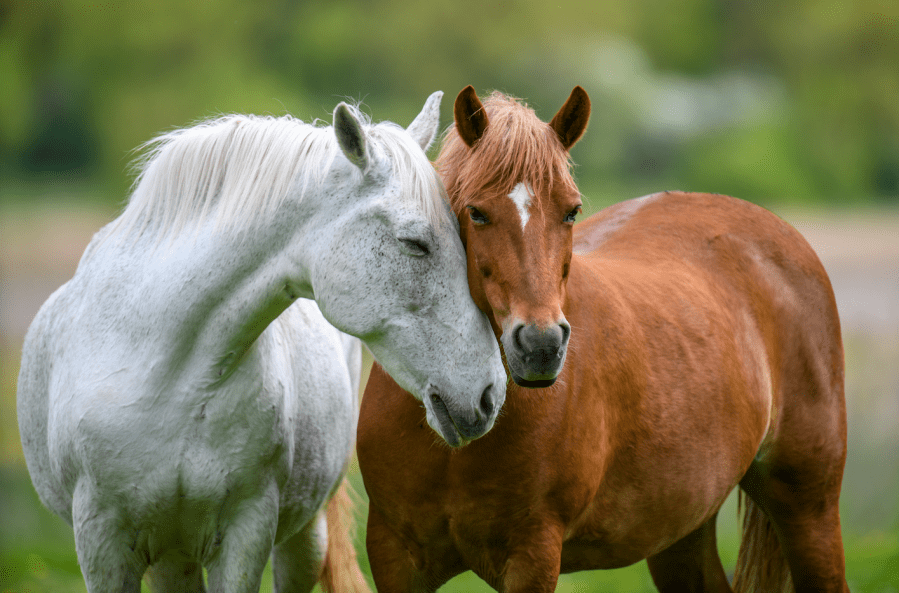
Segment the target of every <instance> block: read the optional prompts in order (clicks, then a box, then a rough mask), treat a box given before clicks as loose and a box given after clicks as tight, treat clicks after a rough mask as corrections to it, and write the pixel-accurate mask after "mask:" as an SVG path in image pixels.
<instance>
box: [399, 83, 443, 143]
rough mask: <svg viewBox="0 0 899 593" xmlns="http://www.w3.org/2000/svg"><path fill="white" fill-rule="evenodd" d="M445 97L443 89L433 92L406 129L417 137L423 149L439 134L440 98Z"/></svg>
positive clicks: (416, 139)
mask: <svg viewBox="0 0 899 593" xmlns="http://www.w3.org/2000/svg"><path fill="white" fill-rule="evenodd" d="M441 99H443V91H437V92H436V93H433V94H432V95H431V96H430V97H428V100H427V101H425V106H424V107H422V109H421V113H419V114H418V115H417V116H416V117H415V119H414V120H412V123H411V124H409V127H408V128H406V131H407V132H409V135H410V136H412V137H413V138H415V141H416V142H418V144H419V145H420V146H421V149H422V150H424V151H427V150H428V148H430V146H431V142H433V141H434V138H435V137H436V136H437V128H438V127H439V126H440V100H441Z"/></svg>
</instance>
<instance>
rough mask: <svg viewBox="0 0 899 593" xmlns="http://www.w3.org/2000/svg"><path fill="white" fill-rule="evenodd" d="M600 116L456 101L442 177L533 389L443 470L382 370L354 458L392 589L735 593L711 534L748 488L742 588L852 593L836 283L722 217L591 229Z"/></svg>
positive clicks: (515, 396)
mask: <svg viewBox="0 0 899 593" xmlns="http://www.w3.org/2000/svg"><path fill="white" fill-rule="evenodd" d="M589 111H590V103H589V99H588V97H587V95H586V93H585V92H584V91H583V89H581V88H580V87H577V88H575V89H574V91H573V92H572V93H571V96H570V97H569V99H568V101H567V102H566V103H565V105H564V106H563V107H562V109H561V110H560V111H559V113H558V114H557V115H556V116H555V117H554V118H553V120H552V121H551V122H550V123H549V124H548V125H547V124H546V123H544V122H541V121H540V120H539V119H538V118H537V117H536V115H535V114H534V113H533V111H531V110H530V109H528V108H527V107H526V106H525V105H523V104H521V103H520V102H518V101H515V100H513V99H510V98H507V97H504V96H501V95H498V94H494V95H493V96H491V97H490V98H489V99H487V100H485V102H484V103H483V104H482V103H481V102H480V100H479V99H478V97H477V95H476V94H475V93H474V90H473V89H471V87H468V88H466V89H465V90H463V91H462V93H461V94H460V95H459V97H458V99H457V100H456V106H455V120H456V125H455V128H454V130H452V131H450V133H449V136H448V138H447V141H446V142H445V145H444V148H443V150H442V152H441V154H440V157H439V159H438V165H439V167H440V171H441V174H442V175H443V176H444V180H445V182H446V185H447V190H448V194H449V196H450V200H451V202H452V205H453V206H454V208H455V211H456V213H457V216H458V218H459V222H460V225H461V235H462V240H463V242H464V243H465V245H466V249H467V254H468V274H469V282H470V287H471V291H472V296H473V297H474V299H475V302H477V303H478V305H479V306H480V307H481V308H482V309H483V310H484V311H485V312H487V313H488V315H489V317H490V319H491V321H492V323H493V328H494V330H495V332H496V334H497V336H498V337H499V339H500V342H501V345H502V347H503V351H504V354H505V358H506V360H507V364H508V369H509V372H510V375H511V377H512V379H514V381H515V383H517V386H516V385H510V386H509V389H508V393H507V396H506V402H505V406H504V408H503V411H502V413H501V415H500V417H499V418H498V419H497V421H496V424H495V426H494V428H493V430H492V431H491V432H489V433H487V434H486V435H485V436H483V437H481V438H480V439H478V440H476V441H473V442H471V443H470V444H468V445H467V446H465V447H462V448H457V449H451V448H449V447H447V446H446V445H444V444H442V441H440V439H439V438H438V437H437V435H436V434H434V433H433V432H431V431H430V429H429V428H428V425H427V423H426V422H425V413H424V410H423V409H422V408H421V405H420V404H419V403H418V402H417V401H416V400H415V399H414V398H413V397H412V396H410V395H404V394H403V392H402V389H401V388H400V387H398V386H397V385H396V384H395V383H394V382H393V381H392V380H391V379H390V378H389V377H388V376H387V375H386V374H385V373H384V372H383V371H381V370H380V369H378V368H375V369H374V370H373V372H372V375H371V378H370V379H369V382H368V386H367V388H366V391H365V396H364V398H363V402H362V414H361V419H360V421H359V431H358V441H357V446H358V455H359V463H360V467H361V469H362V475H363V478H364V480H365V487H366V489H367V490H368V494H369V497H370V499H371V507H370V514H369V519H368V536H367V546H368V554H369V558H370V561H371V566H372V573H373V575H374V578H375V583H376V585H377V588H378V590H379V591H381V592H382V593H386V592H391V591H434V590H436V588H437V587H439V586H440V585H441V584H442V583H444V582H446V581H447V580H448V579H449V578H451V577H453V576H454V575H457V574H459V573H461V572H463V571H465V570H469V569H470V570H472V571H474V572H475V573H476V574H477V575H478V576H480V577H481V578H482V579H484V580H485V581H486V582H487V583H489V584H490V585H491V586H492V587H494V588H496V589H497V590H500V591H507V592H513V591H552V590H553V589H554V588H555V586H556V581H557V579H558V576H559V573H560V572H573V571H580V570H589V569H599V568H615V567H621V566H626V565H629V564H632V563H634V562H637V561H639V560H642V559H644V558H645V559H647V563H648V565H649V570H650V571H651V573H652V578H653V580H654V582H655V584H656V586H657V587H658V589H659V590H660V591H731V586H730V585H729V584H728V581H727V578H726V576H725V573H724V570H723V569H722V566H721V561H720V559H719V557H718V551H717V547H716V542H715V519H716V517H717V514H718V510H719V508H720V507H721V505H722V503H723V502H724V500H725V498H726V497H727V496H728V494H729V493H730V492H731V491H732V490H733V489H734V488H735V487H736V486H737V485H739V487H740V488H741V489H742V491H743V493H745V495H747V496H746V497H745V498H744V499H743V501H742V504H743V513H744V515H743V517H744V520H743V538H742V543H741V547H740V552H739V558H738V561H737V572H736V577H735V583H734V587H735V588H736V590H738V591H748V590H755V591H764V592H769V591H789V590H795V591H847V590H848V589H847V586H846V580H845V576H844V573H845V570H844V559H843V547H842V540H841V534H840V519H839V511H838V499H839V494H840V483H841V481H842V473H843V465H844V462H845V458H846V413H845V402H844V397H843V350H842V342H841V338H840V326H839V320H838V317H837V309H836V304H835V301H834V296H833V290H832V289H831V286H830V281H829V280H828V277H827V274H826V273H825V271H824V269H823V267H822V266H821V263H820V261H819V260H818V258H817V257H816V256H815V254H814V252H813V251H812V249H811V248H810V247H809V245H808V243H806V242H805V240H804V239H803V238H802V237H801V236H800V235H799V233H797V232H796V231H795V230H794V229H793V228H791V227H790V226H789V225H788V224H786V223H785V222H784V221H782V220H781V219H779V218H778V217H776V216H774V215H773V214H771V213H770V212H768V211H766V210H764V209H762V208H759V207H757V206H754V205H752V204H750V203H747V202H743V201H740V200H737V199H734V198H729V197H725V196H720V195H708V194H695V193H680V192H668V193H660V194H655V195H651V196H646V197H643V198H639V199H636V200H630V201H627V202H624V203H621V204H618V205H615V206H612V207H610V208H608V209H606V210H604V211H602V212H600V213H598V214H596V215H595V216H593V217H591V218H589V219H587V220H585V221H584V222H582V223H580V224H578V225H577V226H575V225H574V223H573V221H574V217H575V215H576V214H577V212H578V210H579V208H580V194H579V192H578V191H577V188H576V186H575V185H574V182H573V180H572V178H571V175H570V171H569V159H568V149H569V148H570V147H571V146H572V145H573V144H574V143H575V142H576V141H577V140H578V139H579V138H580V136H581V134H582V133H583V131H584V129H585V128H586V125H587V120H588V117H589ZM563 362H564V364H563ZM529 388H530V389H529ZM741 496H742V494H741Z"/></svg>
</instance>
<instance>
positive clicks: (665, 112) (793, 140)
mask: <svg viewBox="0 0 899 593" xmlns="http://www.w3.org/2000/svg"><path fill="white" fill-rule="evenodd" d="M897 15H899V9H897V8H896V6H895V4H894V3H893V2H891V1H890V0H856V1H855V2H846V1H844V0H821V1H817V2H809V1H807V0H783V1H781V2H777V3H774V2H742V1H737V0H684V1H682V2H678V3H676V4H674V3H670V2H666V1H663V0H635V1H633V2H629V3H609V2H589V3H588V2H566V3H562V4H560V5H559V4H557V3H552V4H550V5H546V4H545V3H542V2H537V1H536V0H512V1H506V2H496V3H487V2H475V1H472V0H458V1H457V2H454V3H439V2H436V3H433V2H432V3H426V2H423V3H407V2H400V1H399V0H368V1H364V0H348V1H342V2H329V3H314V2H300V1H296V0H275V1H272V2H268V3H246V2H239V1H237V0H219V1H217V2H215V3H212V2H193V3H191V2H187V3H185V2H181V1H176V0H157V1H156V2H153V3H143V2H136V1H129V0H125V1H123V2H118V3H90V4H88V3H84V2H80V1H76V0H58V1H55V2H27V1H22V0H19V1H18V2H15V1H14V2H12V3H11V4H0V81H2V84H0V174H2V175H3V176H4V177H6V176H11V177H12V176H16V177H19V178H20V179H25V180H34V179H44V178H46V175H47V174H48V173H56V174H59V173H66V174H73V173H74V174H77V175H78V176H80V177H82V178H85V179H87V180H93V181H97V182H99V183H101V184H104V185H106V186H109V187H112V188H114V189H115V191H124V189H125V186H126V184H127V178H126V177H125V176H124V174H123V172H124V170H125V168H126V164H127V162H128V161H129V159H130V152H129V151H131V149H133V148H134V147H135V146H138V145H139V144H141V143H142V142H144V141H146V140H148V139H149V138H151V137H152V136H153V135H155V134H156V133H158V132H159V131H161V130H165V129H169V128H171V127H173V126H181V125H186V124H189V123H191V122H193V121H196V120H198V119H202V118H205V117H209V116H212V115H216V114H219V113H223V112H254V113H275V114H279V113H284V112H290V113H293V114H294V115H296V116H298V117H301V118H303V119H307V120H309V119H314V118H323V119H328V118H329V117H330V110H331V108H332V107H333V105H334V104H335V103H336V102H337V101H339V100H342V99H344V98H347V97H349V98H351V99H354V100H358V101H362V102H364V103H365V104H366V105H369V106H371V111H372V112H373V115H374V117H375V119H393V120H395V121H397V122H399V123H403V124H406V123H408V121H409V120H411V118H412V117H413V116H414V115H415V113H417V110H418V109H419V108H420V106H421V104H422V102H423V101H424V99H425V97H426V96H427V95H428V94H429V93H430V92H432V91H434V90H437V89H442V90H444V91H446V93H447V100H445V101H444V106H443V114H444V123H446V124H448V123H449V122H450V119H449V118H450V117H451V100H452V98H453V97H454V96H455V93H456V92H458V90H459V89H461V88H462V87H463V86H465V85H467V84H473V85H474V86H475V88H477V89H478V90H479V91H480V92H486V91H489V90H491V89H500V90H503V91H505V92H508V93H510V94H512V95H515V96H519V97H525V98H526V99H527V100H528V103H529V104H530V105H532V106H533V107H535V108H536V109H537V111H538V113H539V114H540V115H541V116H542V117H543V118H544V119H549V118H550V117H552V115H553V113H554V112H555V109H557V108H558V107H559V106H560V105H561V104H562V102H563V101H564V100H565V98H566V96H567V93H568V92H569V91H570V90H571V88H572V87H573V86H574V85H575V84H581V85H582V86H584V87H585V88H586V89H587V91H588V92H589V93H590V95H591V98H592V99H593V103H594V115H593V119H592V122H591V126H590V129H589V130H588V132H587V135H586V137H585V139H584V140H583V141H582V143H581V144H579V145H578V146H577V147H575V149H574V158H575V161H576V162H577V163H578V164H579V167H578V169H577V176H578V179H579V180H580V182H581V185H582V189H583V190H584V192H585V194H587V195H588V197H596V198H599V200H600V201H612V200H619V199H623V198H626V197H630V196H633V195H637V194H640V193H645V192H648V191H654V190H658V189H670V188H680V189H691V190H702V191H719V192H723V193H731V194H734V195H738V196H741V197H744V198H748V199H752V200H755V201H759V202H763V203H764V202H771V201H780V200H792V201H797V200H798V201H813V200H821V199H823V200H830V201H833V202H837V203H841V202H845V201H850V200H851V201H857V200H870V199H897V196H899V100H897V97H899V75H897V74H899V70H897V66H896V64H897V63H899V18H897ZM110 180H111V181H110ZM120 198H121V195H116V196H114V197H113V199H114V200H118V199H120Z"/></svg>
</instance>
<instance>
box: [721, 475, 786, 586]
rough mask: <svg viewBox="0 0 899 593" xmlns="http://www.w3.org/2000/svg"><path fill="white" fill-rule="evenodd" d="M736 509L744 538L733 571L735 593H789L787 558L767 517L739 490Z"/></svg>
mask: <svg viewBox="0 0 899 593" xmlns="http://www.w3.org/2000/svg"><path fill="white" fill-rule="evenodd" d="M738 508H739V509H740V511H741V512H742V514H743V537H742V538H741V540H740V552H739V553H738V554H737V566H736V570H735V571H734V593H751V592H755V591H765V592H770V593H792V592H793V580H792V579H791V578H790V569H789V567H788V566H787V559H786V558H784V555H783V552H781V550H780V542H779V541H778V540H777V534H776V533H775V532H774V526H773V525H771V521H770V520H769V519H768V516H767V515H765V513H763V512H762V509H760V508H759V507H758V505H756V504H755V503H754V502H752V500H751V499H750V498H749V497H748V496H746V495H745V494H744V493H743V491H742V490H741V491H740V494H739V499H738Z"/></svg>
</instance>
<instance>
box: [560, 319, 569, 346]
mask: <svg viewBox="0 0 899 593" xmlns="http://www.w3.org/2000/svg"><path fill="white" fill-rule="evenodd" d="M559 327H561V328H562V344H563V345H564V344H567V343H568V337H569V336H571V326H570V325H568V324H567V323H560V324H559Z"/></svg>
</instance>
